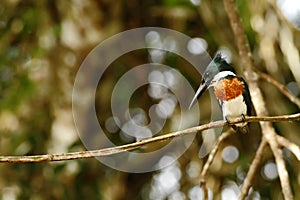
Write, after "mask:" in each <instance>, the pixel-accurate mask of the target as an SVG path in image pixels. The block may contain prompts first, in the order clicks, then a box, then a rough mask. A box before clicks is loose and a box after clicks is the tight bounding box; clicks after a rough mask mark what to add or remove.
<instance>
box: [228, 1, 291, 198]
mask: <svg viewBox="0 0 300 200" xmlns="http://www.w3.org/2000/svg"><path fill="white" fill-rule="evenodd" d="M223 2H224V6H225V10H226V12H227V15H228V18H229V22H230V25H231V28H232V30H233V33H234V36H235V39H236V43H237V47H238V50H239V55H240V56H241V61H242V66H243V67H244V71H245V75H246V80H247V82H248V85H249V90H250V94H251V98H252V102H253V105H254V108H255V111H256V113H257V115H258V116H267V115H268V111H267V109H266V106H265V101H264V99H263V96H262V93H261V90H260V88H259V85H258V83H257V78H256V77H257V74H256V73H255V72H254V70H253V67H252V66H253V61H252V54H251V51H250V48H249V42H248V40H247V37H246V34H245V31H244V28H243V25H242V23H241V17H240V15H239V12H238V11H237V9H236V7H235V1H234V0H223ZM260 126H261V128H262V134H263V137H264V140H266V141H267V142H268V143H269V144H270V147H271V150H272V152H273V154H274V156H275V161H276V165H277V169H278V173H279V179H280V183H281V187H282V192H283V196H284V198H285V199H287V200H291V199H293V194H292V190H291V187H290V181H289V177H288V173H287V169H286V166H285V162H284V159H283V152H282V149H280V145H279V144H278V141H277V137H276V132H275V130H274V128H273V127H272V124H271V123H270V122H260ZM243 189H244V188H243ZM243 189H242V190H243Z"/></svg>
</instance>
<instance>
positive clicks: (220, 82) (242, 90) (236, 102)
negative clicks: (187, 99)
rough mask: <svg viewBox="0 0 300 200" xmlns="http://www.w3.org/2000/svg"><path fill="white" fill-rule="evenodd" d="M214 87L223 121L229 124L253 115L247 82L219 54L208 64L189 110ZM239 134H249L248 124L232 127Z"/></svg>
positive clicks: (243, 123)
mask: <svg viewBox="0 0 300 200" xmlns="http://www.w3.org/2000/svg"><path fill="white" fill-rule="evenodd" d="M211 87H213V90H214V94H215V96H216V98H217V100H218V103H219V105H220V108H221V110H222V114H223V119H224V120H226V122H227V124H229V123H230V120H231V119H234V118H237V117H241V118H242V119H244V120H245V116H250V115H251V107H252V101H251V97H250V92H249V88H248V84H247V82H246V81H245V80H244V79H243V78H242V77H240V76H237V75H236V72H235V69H234V67H233V66H232V65H230V64H228V63H227V61H226V60H225V59H224V58H223V57H222V55H221V53H217V54H216V55H215V57H214V58H213V59H212V61H211V62H210V63H209V64H208V66H207V68H206V70H205V71H204V73H203V76H202V82H201V84H200V86H199V88H198V90H197V92H196V93H195V96H194V97H193V99H192V101H191V103H190V106H189V109H191V107H192V106H193V105H194V104H195V102H196V101H197V99H198V98H200V96H201V95H202V94H203V93H204V92H205V91H206V90H207V89H208V88H211ZM231 127H232V128H233V129H234V130H236V131H239V132H242V133H247V132H248V126H247V122H245V121H243V122H241V123H238V124H235V125H231Z"/></svg>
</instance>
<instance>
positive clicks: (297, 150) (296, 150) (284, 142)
mask: <svg viewBox="0 0 300 200" xmlns="http://www.w3.org/2000/svg"><path fill="white" fill-rule="evenodd" d="M277 141H278V142H279V144H280V145H281V146H282V147H285V148H287V149H288V150H290V151H291V152H292V153H293V154H294V155H295V156H296V158H297V159H298V160H299V161H300V147H299V146H298V145H296V144H295V143H293V142H291V141H289V140H288V139H286V138H285V137H282V136H280V135H277Z"/></svg>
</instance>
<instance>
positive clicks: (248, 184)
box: [239, 138, 268, 200]
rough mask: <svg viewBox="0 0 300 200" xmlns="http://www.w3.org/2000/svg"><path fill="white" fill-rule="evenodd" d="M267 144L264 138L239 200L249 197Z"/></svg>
mask: <svg viewBox="0 0 300 200" xmlns="http://www.w3.org/2000/svg"><path fill="white" fill-rule="evenodd" d="M267 144H268V143H267V141H266V140H265V139H264V138H263V139H262V141H261V142H260V145H259V147H258V149H257V151H256V154H255V157H254V159H253V161H252V163H251V165H250V168H249V171H248V173H247V176H246V178H245V180H244V183H243V186H242V188H241V193H240V195H239V200H242V199H245V198H246V196H247V195H248V191H249V189H250V187H251V182H252V180H253V178H254V176H255V173H256V171H257V169H258V167H259V165H260V164H261V160H262V157H263V152H264V149H265V147H266V146H267Z"/></svg>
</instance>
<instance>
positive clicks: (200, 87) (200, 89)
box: [189, 81, 208, 110]
mask: <svg viewBox="0 0 300 200" xmlns="http://www.w3.org/2000/svg"><path fill="white" fill-rule="evenodd" d="M207 87H208V86H207V85H206V84H205V82H204V81H202V83H201V85H200V86H199V88H198V90H197V92H196V94H195V96H194V97H193V99H192V101H191V104H190V106H189V110H190V109H191V107H192V106H193V105H194V104H195V102H196V101H197V99H198V98H199V97H200V96H201V95H202V94H203V93H204V92H205V91H206V89H207Z"/></svg>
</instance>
